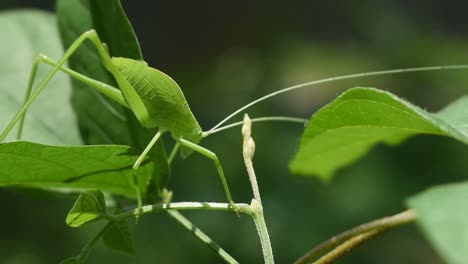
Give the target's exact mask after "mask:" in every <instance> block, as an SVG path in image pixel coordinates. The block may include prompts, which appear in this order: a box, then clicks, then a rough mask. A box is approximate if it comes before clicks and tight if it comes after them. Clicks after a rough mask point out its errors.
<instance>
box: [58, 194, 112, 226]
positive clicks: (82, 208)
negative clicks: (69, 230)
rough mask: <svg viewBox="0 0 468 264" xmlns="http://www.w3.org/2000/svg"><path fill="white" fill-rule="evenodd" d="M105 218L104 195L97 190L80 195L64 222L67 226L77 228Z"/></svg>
mask: <svg viewBox="0 0 468 264" xmlns="http://www.w3.org/2000/svg"><path fill="white" fill-rule="evenodd" d="M106 216H107V212H106V202H105V200H104V194H102V192H101V191H99V190H89V191H86V192H84V193H82V194H80V196H79V197H78V199H77V200H76V202H75V204H74V205H73V207H72V209H71V210H70V212H69V213H68V215H67V219H66V220H65V222H66V223H67V225H69V226H72V227H79V226H82V225H84V224H88V223H91V222H95V221H97V220H99V219H102V218H105V217H106Z"/></svg>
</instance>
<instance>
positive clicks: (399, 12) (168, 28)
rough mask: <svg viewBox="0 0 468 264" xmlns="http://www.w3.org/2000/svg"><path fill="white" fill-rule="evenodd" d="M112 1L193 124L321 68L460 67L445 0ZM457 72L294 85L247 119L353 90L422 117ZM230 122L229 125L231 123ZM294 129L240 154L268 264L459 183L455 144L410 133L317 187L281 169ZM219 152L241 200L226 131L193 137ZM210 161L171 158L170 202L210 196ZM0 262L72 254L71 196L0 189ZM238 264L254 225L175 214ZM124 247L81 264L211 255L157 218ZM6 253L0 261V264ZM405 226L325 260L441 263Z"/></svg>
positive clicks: (200, 259) (252, 255) (261, 137)
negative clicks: (390, 97) (253, 180)
mask: <svg viewBox="0 0 468 264" xmlns="http://www.w3.org/2000/svg"><path fill="white" fill-rule="evenodd" d="M252 2H253V1H231V2H226V1H196V2H179V1H123V6H124V8H125V9H126V11H127V14H128V16H129V18H130V21H131V22H132V24H133V26H134V28H135V31H136V33H137V35H138V37H139V40H140V44H141V46H142V49H143V54H144V57H145V60H147V61H148V62H149V64H150V65H152V66H153V67H156V68H158V69H161V70H163V71H164V72H166V73H168V74H169V75H171V76H172V77H173V78H174V79H176V80H177V81H178V83H179V84H180V85H181V87H182V89H183V91H184V93H185V96H186V98H187V100H188V102H189V104H190V106H191V109H192V110H193V112H194V114H195V116H196V117H197V119H198V120H199V121H200V123H201V125H202V127H203V128H204V129H205V130H207V129H209V128H211V127H212V126H213V125H215V124H216V123H217V122H218V121H220V120H221V119H222V118H224V117H225V116H226V115H228V114H229V113H231V112H232V111H233V110H235V109H237V108H238V107H240V106H242V105H244V104H246V103H248V102H250V101H251V100H253V99H255V98H257V97H259V96H262V95H264V94H267V93H269V92H272V91H275V90H278V89H280V88H284V87H286V86H289V85H293V84H298V83H301V82H304V81H310V80H314V79H319V78H323V77H330V76H337V75H341V74H348V73H355V72H364V71H374V70H384V69H392V68H405V67H415V66H429V65H444V64H464V63H467V62H468V55H467V52H466V50H468V49H467V48H466V47H468V45H467V44H468V39H467V37H466V35H467V33H468V32H467V31H468V27H467V26H468V25H467V23H468V22H467V19H466V10H467V4H466V3H465V2H462V1H460V2H459V3H457V2H455V1H445V2H443V1H411V3H409V2H407V1H359V3H357V1H288V2H287V3H286V1H284V2H280V1H255V2H254V3H252ZM11 8H41V9H45V10H49V11H53V9H54V3H53V2H52V1H32V0H31V1H13V0H6V1H5V0H3V1H2V2H1V3H0V9H2V10H5V9H11ZM467 76H468V75H467V73H466V72H463V71H452V72H429V73H411V74H401V75H393V76H386V77H373V78H365V79H359V80H352V81H342V82H335V83H331V84H327V85H323V86H322V87H321V88H320V89H305V90H302V91H297V92H294V93H290V94H286V95H283V96H280V97H278V98H274V99H272V100H270V101H267V102H264V103H262V104H260V105H258V106H256V107H254V108H251V109H249V110H248V111H247V112H248V113H249V114H250V115H251V116H252V117H258V116H263V115H292V116H300V117H309V116H310V115H311V114H312V113H313V111H314V110H316V109H317V108H318V107H320V106H322V105H323V104H325V103H327V102H329V101H330V100H331V99H333V98H334V97H336V96H337V95H338V94H339V93H340V91H343V90H344V89H347V88H351V87H354V86H357V85H360V86H370V87H377V88H380V89H383V90H389V91H392V92H394V93H396V94H398V95H399V96H401V97H404V98H407V99H408V100H410V101H412V102H414V103H415V104H417V105H419V106H421V107H423V108H426V109H428V110H430V111H437V110H438V109H440V108H441V107H443V106H445V105H446V104H447V103H449V102H450V101H451V100H454V99H456V98H457V97H459V96H461V95H463V94H465V93H466V91H467V88H466V84H467V83H468V77H467ZM236 120H240V117H238V118H237V119H236ZM301 132H302V128H301V125H297V124H285V123H282V124H281V123H270V124H265V123H263V124H255V125H254V127H253V138H254V139H255V141H256V145H257V151H256V155H255V159H254V163H255V167H256V171H257V177H258V181H259V184H260V189H261V192H262V198H263V199H262V200H263V203H264V207H265V208H264V209H265V214H266V221H267V224H268V227H269V231H270V236H271V240H272V244H273V249H274V252H275V259H276V261H277V263H291V262H292V261H294V260H295V259H297V258H298V257H299V256H301V255H302V254H304V253H305V252H306V251H307V250H309V249H310V248H312V247H313V245H315V244H317V243H318V242H320V241H322V240H324V239H326V238H328V237H330V236H331V235H333V234H335V233H337V232H340V231H343V230H345V229H347V228H349V227H352V226H355V225H357V224H360V223H363V222H365V221H368V220H371V219H374V218H378V217H382V216H386V215H390V214H394V213H397V212H399V211H401V210H404V209H405V206H404V202H405V199H406V198H407V197H409V196H411V195H412V194H415V193H417V192H419V191H422V190H424V189H426V188H427V187H429V186H431V185H434V184H439V183H446V182H454V181H460V180H463V179H465V178H466V177H465V175H466V173H467V171H468V168H467V166H466V161H465V159H466V158H465V157H466V156H467V155H468V148H466V146H463V145H462V144H460V143H458V142H455V141H454V140H451V139H448V138H439V137H432V136H420V137H416V138H413V139H410V140H409V141H408V142H406V143H405V144H403V145H401V146H400V147H398V148H389V147H386V146H378V147H377V148H375V149H373V150H372V151H371V152H370V153H369V155H367V156H366V157H365V158H363V159H361V160H360V161H359V162H357V163H356V164H354V165H353V166H350V167H348V168H346V169H343V170H340V172H339V173H338V175H337V177H336V178H334V179H333V180H332V181H331V182H329V183H327V184H324V183H322V182H320V181H318V180H317V179H315V178H308V177H302V176H296V175H290V174H289V173H288V163H289V161H290V159H291V157H292V155H293V154H294V152H295V150H296V148H297V144H298V142H299V137H300V135H301ZM203 145H204V146H206V147H207V148H209V149H211V150H213V151H215V152H216V153H218V156H219V157H220V159H221V162H222V164H223V166H224V168H225V171H226V174H227V177H228V181H229V182H230V186H231V191H232V193H233V196H234V200H235V201H238V202H250V199H251V196H252V195H251V192H250V184H249V182H248V179H247V174H246V172H245V169H244V167H243V161H242V155H241V134H240V129H233V130H229V131H226V132H223V133H220V134H218V135H214V136H212V137H210V138H208V139H207V140H206V141H204V142H203ZM217 177H218V176H217V175H216V172H215V170H214V167H213V165H212V163H211V161H209V160H207V159H206V158H204V157H201V156H198V155H192V156H191V157H190V158H188V159H187V160H181V159H180V158H178V159H177V160H176V161H175V164H174V169H173V177H172V180H171V183H170V187H171V189H173V190H175V197H174V199H175V200H177V201H183V200H198V201H224V200H223V199H224V194H223V190H222V188H221V186H220V184H219V180H218V178H217ZM0 201H2V204H3V207H4V208H3V210H2V218H1V220H0V221H1V222H0V223H1V225H0V226H1V227H0V263H57V262H59V261H60V260H61V259H63V258H65V257H68V256H70V255H74V254H76V253H78V252H79V250H80V248H81V246H82V245H83V244H84V243H85V241H86V240H87V239H88V238H90V237H91V236H92V235H93V234H94V232H95V231H96V230H97V227H89V228H83V229H72V228H69V227H67V226H66V225H65V223H64V219H65V215H66V213H67V211H68V209H69V208H70V207H71V205H72V204H73V198H70V197H65V198H64V197H61V196H58V195H57V196H55V195H53V196H44V195H40V194H37V195H34V194H31V193H29V192H21V191H20V192H18V191H11V190H1V191H0ZM184 214H185V215H187V216H189V217H190V219H191V220H192V221H193V222H194V223H195V224H196V225H198V226H199V227H200V228H201V229H202V230H204V231H206V232H207V233H208V234H209V235H210V236H211V237H212V238H213V239H214V240H215V241H217V242H218V243H219V244H220V245H221V246H222V247H223V248H225V249H226V250H227V251H228V252H230V253H231V254H232V255H233V256H234V257H236V258H237V259H238V260H240V261H241V262H243V263H260V262H261V261H262V257H261V250H260V244H259V241H258V238H257V235H256V231H255V228H254V225H253V223H252V221H251V220H250V219H248V218H247V217H241V218H237V217H236V216H235V215H233V214H229V213H224V212H187V213H184ZM134 230H135V238H136V247H137V256H136V257H129V256H126V255H123V254H121V253H118V252H114V251H111V250H108V249H106V248H105V247H104V246H102V245H101V244H100V245H99V246H98V247H97V248H96V250H94V251H93V253H92V255H91V257H90V259H89V263H102V262H105V263H218V262H220V259H219V258H218V257H217V256H216V255H215V254H214V253H213V252H212V251H210V250H209V249H208V248H206V247H205V246H204V245H202V244H201V243H200V242H199V241H198V240H196V239H195V238H193V237H192V236H191V235H190V234H189V233H187V232H186V231H185V230H183V229H182V228H181V227H180V226H178V224H177V223H175V222H174V221H172V220H171V219H169V218H168V217H167V216H166V215H164V214H155V215H151V216H149V217H146V216H145V217H144V218H143V219H141V222H140V223H139V224H138V225H136V226H135V229H134ZM2 261H5V262H2ZM441 262H442V261H441V260H440V259H439V257H438V256H437V255H436V253H435V252H434V251H433V250H432V249H431V246H430V245H429V244H428V243H427V242H426V240H425V239H424V237H423V235H422V233H421V232H420V230H419V229H418V228H417V226H416V225H408V226H405V227H402V228H399V229H398V230H395V231H392V232H390V233H388V234H385V235H383V236H381V237H379V238H377V239H375V240H373V241H371V242H369V243H367V244H366V245H364V246H363V247H361V248H359V249H358V250H356V251H355V252H353V253H352V254H351V255H350V256H348V257H347V258H346V259H345V260H343V261H342V262H340V263H441Z"/></svg>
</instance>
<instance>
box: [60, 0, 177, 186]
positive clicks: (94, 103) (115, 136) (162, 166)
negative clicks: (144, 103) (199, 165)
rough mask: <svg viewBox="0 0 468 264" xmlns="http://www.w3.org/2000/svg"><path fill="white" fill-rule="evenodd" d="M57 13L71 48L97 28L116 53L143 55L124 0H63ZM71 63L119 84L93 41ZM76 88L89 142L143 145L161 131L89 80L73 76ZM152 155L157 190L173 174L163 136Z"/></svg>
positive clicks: (76, 104) (75, 96) (76, 105)
mask: <svg viewBox="0 0 468 264" xmlns="http://www.w3.org/2000/svg"><path fill="white" fill-rule="evenodd" d="M57 16H58V21H59V28H60V32H61V35H62V40H63V42H64V45H65V47H68V46H70V45H71V43H72V42H73V41H74V40H75V39H76V38H77V37H78V36H79V35H81V34H82V33H83V32H85V31H87V30H89V29H95V30H96V31H97V32H98V35H99V36H100V38H101V40H102V41H103V42H105V43H106V44H107V45H108V47H109V50H110V53H111V55H112V56H119V57H126V58H132V59H135V60H141V59H142V55H141V51H140V47H139V44H138V41H137V39H136V37H135V35H134V32H133V29H132V27H131V25H130V23H129V21H128V19H127V17H126V15H125V13H124V11H123V9H122V6H121V4H120V2H119V1H118V0H103V1H90V0H59V1H57ZM70 67H71V68H73V69H75V70H77V71H79V72H81V73H83V74H85V75H87V76H90V77H92V78H94V79H96V80H100V81H102V82H105V83H108V84H111V85H113V86H116V82H115V81H114V78H113V77H112V76H111V74H110V73H109V72H107V71H106V70H105V68H104V67H103V66H102V63H101V60H100V58H99V57H98V55H97V53H96V49H95V48H94V47H93V46H92V45H91V44H90V43H86V44H85V45H84V47H82V48H80V49H79V50H78V51H77V53H76V55H75V56H73V57H72V58H71V59H70ZM73 87H74V90H73V103H74V108H75V110H76V112H77V114H78V117H79V122H80V128H81V131H82V135H83V137H84V140H85V142H87V143H88V144H109V143H112V144H123V145H130V146H133V147H135V148H138V149H140V150H143V149H144V147H145V146H146V145H147V144H148V142H149V141H150V139H151V138H152V136H153V135H154V134H155V133H156V131H155V130H147V129H144V128H143V127H142V126H141V125H140V124H139V123H138V121H137V120H136V118H135V116H134V114H133V113H132V112H130V111H129V110H127V109H124V108H123V107H121V106H120V105H118V104H117V103H114V102H112V101H110V100H107V99H106V98H104V97H103V96H102V95H100V94H98V93H97V92H96V91H93V90H92V89H90V88H89V87H87V86H86V85H84V84H82V83H80V82H78V81H73ZM149 155H150V157H151V159H152V160H153V162H154V163H155V164H157V166H156V167H155V170H154V177H153V179H152V182H153V184H151V185H150V188H151V189H152V190H153V191H154V192H157V191H159V190H161V189H162V188H163V187H164V185H165V184H166V181H167V179H168V177H169V174H170V171H169V165H168V162H167V156H166V152H165V150H164V145H163V143H162V141H161V140H160V141H159V142H158V143H157V144H156V146H155V147H154V148H153V150H152V151H151V152H150V154H149Z"/></svg>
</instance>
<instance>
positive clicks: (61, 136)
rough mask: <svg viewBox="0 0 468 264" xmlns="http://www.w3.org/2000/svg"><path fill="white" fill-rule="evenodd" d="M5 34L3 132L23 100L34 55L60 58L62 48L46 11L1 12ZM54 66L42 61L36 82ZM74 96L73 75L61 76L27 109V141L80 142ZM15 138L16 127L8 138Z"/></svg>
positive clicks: (0, 71)
mask: <svg viewBox="0 0 468 264" xmlns="http://www.w3.org/2000/svg"><path fill="white" fill-rule="evenodd" d="M0 35H1V36H2V40H5V41H1V42H0V58H2V63H1V64H0V79H1V80H2V81H1V82H0V113H1V114H0V131H3V128H4V127H6V125H7V124H8V123H9V122H10V120H11V119H12V118H13V116H14V115H15V114H16V113H17V112H18V111H19V109H20V108H21V105H22V104H23V100H24V96H25V93H26V86H27V82H28V78H29V74H30V71H31V69H32V66H33V63H34V60H35V58H36V57H37V56H38V55H39V53H44V54H47V55H50V56H52V57H60V56H61V55H62V46H61V44H60V39H59V36H58V32H57V28H56V21H55V17H54V16H53V15H52V14H49V13H46V12H41V11H31V10H23V11H8V12H0ZM6 40H8V41H6ZM50 70H51V67H50V66H48V65H41V66H40V67H39V71H38V75H37V77H36V82H35V84H36V85H38V84H39V82H40V81H42V80H43V79H44V77H45V74H47V73H48V72H49V71H50ZM70 94H71V85H70V82H69V80H68V78H66V77H65V76H64V75H63V74H60V73H59V74H57V75H56V76H55V77H54V78H53V79H52V81H51V82H49V84H48V85H47V86H46V88H45V90H44V92H43V93H42V94H41V95H40V96H39V97H38V98H37V100H36V101H35V102H34V103H33V104H32V105H31V107H30V109H29V111H28V112H27V115H26V122H25V127H24V130H23V131H24V132H23V139H25V140H29V141H34V142H40V143H44V144H55V145H80V144H81V139H80V136H79V134H78V129H77V124H76V118H75V115H74V113H73V110H72V107H71V104H70ZM51 102H53V103H51ZM15 137H16V131H15V129H14V130H13V131H12V132H11V133H10V135H9V137H8V138H7V141H9V140H12V139H14V138H15Z"/></svg>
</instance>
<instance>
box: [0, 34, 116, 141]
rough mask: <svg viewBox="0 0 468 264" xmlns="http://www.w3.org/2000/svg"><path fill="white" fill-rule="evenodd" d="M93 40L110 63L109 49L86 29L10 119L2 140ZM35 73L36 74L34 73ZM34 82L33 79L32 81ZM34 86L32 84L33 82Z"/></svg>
mask: <svg viewBox="0 0 468 264" xmlns="http://www.w3.org/2000/svg"><path fill="white" fill-rule="evenodd" d="M87 39H89V40H91V41H92V42H93V43H94V45H95V46H96V48H97V50H98V52H99V54H100V56H101V59H102V60H103V61H102V62H103V63H104V64H106V65H108V64H109V63H110V56H109V54H108V53H107V50H106V49H105V48H104V46H103V44H102V43H101V41H100V40H99V37H98V35H97V33H96V31H94V30H90V31H86V32H85V33H83V34H82V35H81V36H79V37H78V38H77V39H76V40H75V42H73V43H72V45H70V47H69V48H68V49H67V50H66V51H65V54H64V55H63V56H62V58H61V59H60V60H59V61H58V62H57V63H56V64H55V66H54V67H53V69H52V70H51V71H50V72H49V74H48V75H47V77H46V78H45V79H44V80H43V81H42V82H41V84H39V86H38V87H37V89H36V90H35V91H34V92H33V93H32V94H31V95H30V96H28V99H27V100H26V101H25V102H24V104H23V107H22V108H21V109H20V110H19V111H18V113H17V114H16V115H15V116H14V117H13V119H12V120H11V121H10V123H9V124H8V125H7V126H6V128H5V130H4V131H3V132H2V134H0V142H3V141H4V140H5V138H6V137H7V135H8V134H9V133H10V132H11V130H12V129H13V127H14V126H15V125H16V124H17V122H18V121H20V119H21V118H22V117H23V115H24V114H25V113H26V110H27V109H28V108H29V106H30V105H31V104H32V102H34V100H35V99H36V98H37V97H38V96H39V94H40V93H41V92H42V91H43V90H44V88H45V86H46V85H47V83H48V82H49V81H50V80H51V79H52V77H53V76H54V75H55V73H57V71H58V70H60V68H62V67H63V66H64V64H65V62H66V61H67V60H68V58H69V57H70V56H71V55H73V53H75V51H76V50H77V49H78V48H79V47H80V46H81V45H82V44H83V42H84V41H85V40H87ZM34 75H35V74H34ZM31 82H32V81H31ZM31 86H32V84H31Z"/></svg>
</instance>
